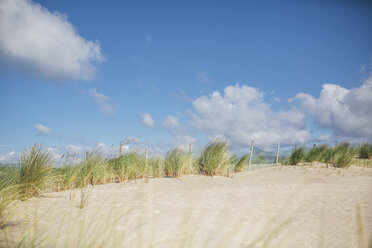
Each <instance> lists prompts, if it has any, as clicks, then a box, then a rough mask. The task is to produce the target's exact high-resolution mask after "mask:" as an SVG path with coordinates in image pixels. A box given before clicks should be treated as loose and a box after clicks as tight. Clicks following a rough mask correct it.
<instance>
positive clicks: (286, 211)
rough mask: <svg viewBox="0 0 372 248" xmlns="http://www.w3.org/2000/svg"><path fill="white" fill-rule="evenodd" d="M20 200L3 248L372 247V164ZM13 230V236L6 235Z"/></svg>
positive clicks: (157, 182) (283, 169) (152, 182)
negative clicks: (33, 247) (20, 246)
mask: <svg viewBox="0 0 372 248" xmlns="http://www.w3.org/2000/svg"><path fill="white" fill-rule="evenodd" d="M80 195H81V190H79V189H75V190H72V191H66V192H57V193H48V194H45V195H44V196H43V197H38V198H33V199H30V200H28V201H25V202H17V203H15V205H14V206H13V207H12V208H13V213H14V214H13V216H12V218H11V220H12V221H13V222H14V223H17V224H16V225H14V226H9V227H7V228H6V230H5V231H6V232H5V233H4V232H3V233H2V234H1V237H0V238H1V239H0V240H2V241H1V243H0V245H2V246H12V245H14V244H15V243H16V242H17V241H18V242H19V240H20V239H22V238H23V242H24V244H23V245H24V246H28V245H30V242H31V241H34V242H39V241H40V243H37V245H40V246H45V247H50V246H54V245H56V246H57V247H77V246H82V247H95V246H96V247H98V246H99V247H110V246H112V247H337V248H340V247H368V243H369V245H372V242H371V239H372V235H371V234H372V208H371V206H372V169H371V168H360V167H352V168H349V169H334V168H322V167H321V166H320V165H318V166H310V167H309V166H308V167H290V166H280V167H275V168H265V169H260V170H256V171H251V172H241V173H237V174H234V175H233V176H232V178H230V177H222V176H217V177H213V178H212V177H206V176H200V175H190V176H184V177H181V178H176V179H174V178H156V179H153V178H151V179H149V180H148V181H146V180H137V181H136V182H134V181H133V182H130V183H125V184H106V185H98V186H94V188H92V189H90V190H89V196H88V198H87V202H86V205H85V207H84V208H83V209H80V208H78V207H77V205H79V202H80ZM6 234H7V235H6Z"/></svg>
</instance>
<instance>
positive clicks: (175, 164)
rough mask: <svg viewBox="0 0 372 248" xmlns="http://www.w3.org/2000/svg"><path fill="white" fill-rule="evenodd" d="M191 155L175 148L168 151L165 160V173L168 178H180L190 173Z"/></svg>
mask: <svg viewBox="0 0 372 248" xmlns="http://www.w3.org/2000/svg"><path fill="white" fill-rule="evenodd" d="M190 159H191V157H190V154H189V153H187V152H185V151H184V150H182V149H179V148H174V149H171V150H169V151H168V153H167V156H166V157H165V160H164V173H165V175H166V176H170V177H179V176H181V175H182V174H187V173H189V167H190V166H189V165H190Z"/></svg>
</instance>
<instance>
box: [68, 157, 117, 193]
mask: <svg viewBox="0 0 372 248" xmlns="http://www.w3.org/2000/svg"><path fill="white" fill-rule="evenodd" d="M113 177H114V173H113V170H112V167H111V166H109V163H108V161H107V160H106V159H105V158H104V157H103V156H102V155H101V154H99V153H90V154H89V156H88V158H87V159H85V160H84V161H83V162H82V163H81V164H79V166H78V168H77V172H76V179H75V184H76V187H79V188H80V187H86V186H88V185H89V184H91V185H95V184H103V183H107V182H111V181H112V179H113Z"/></svg>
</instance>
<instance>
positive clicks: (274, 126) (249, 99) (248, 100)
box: [190, 84, 311, 147]
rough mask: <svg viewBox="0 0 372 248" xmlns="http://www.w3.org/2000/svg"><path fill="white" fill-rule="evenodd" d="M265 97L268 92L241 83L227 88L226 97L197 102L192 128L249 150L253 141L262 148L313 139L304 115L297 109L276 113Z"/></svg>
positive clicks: (208, 98) (219, 96) (195, 101)
mask: <svg viewBox="0 0 372 248" xmlns="http://www.w3.org/2000/svg"><path fill="white" fill-rule="evenodd" d="M263 98H264V93H263V92H260V91H259V90H258V89H255V88H252V87H248V86H245V85H243V86H240V85H239V84H236V85H230V86H227V87H226V88H225V89H224V94H223V95H221V94H220V93H219V92H218V91H216V92H214V93H212V94H211V95H209V96H202V97H200V98H198V99H196V100H194V101H193V107H194V111H192V112H191V121H190V122H191V125H192V126H194V127H196V128H197V129H199V130H201V131H203V132H205V133H206V134H207V135H209V136H211V137H220V138H225V139H228V140H230V141H231V143H232V144H233V145H236V146H245V147H247V146H249V145H250V142H251V140H252V139H253V140H255V142H256V144H259V145H271V144H277V143H281V144H294V143H305V142H307V141H309V140H310V137H311V136H310V132H309V131H308V130H306V128H305V124H304V119H305V115H304V114H303V113H302V112H300V111H299V110H297V109H296V108H292V109H290V110H287V111H278V112H275V111H273V110H272V109H271V108H270V105H268V104H267V103H265V102H264V99H263Z"/></svg>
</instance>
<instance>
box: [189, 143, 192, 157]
mask: <svg viewBox="0 0 372 248" xmlns="http://www.w3.org/2000/svg"><path fill="white" fill-rule="evenodd" d="M189 153H190V156H191V157H192V144H190V145H189Z"/></svg>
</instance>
